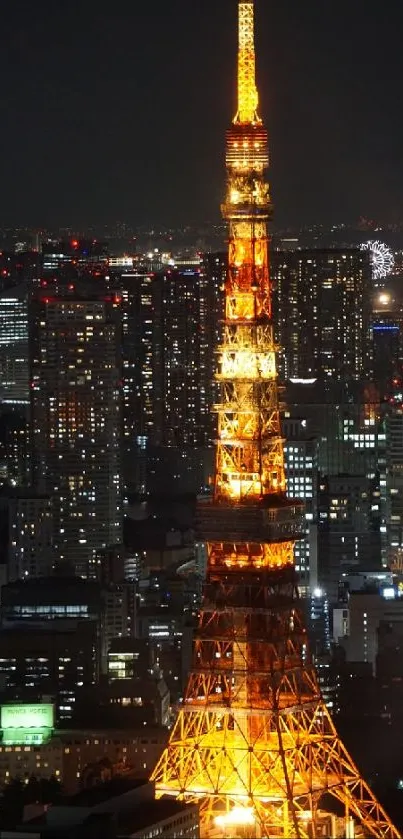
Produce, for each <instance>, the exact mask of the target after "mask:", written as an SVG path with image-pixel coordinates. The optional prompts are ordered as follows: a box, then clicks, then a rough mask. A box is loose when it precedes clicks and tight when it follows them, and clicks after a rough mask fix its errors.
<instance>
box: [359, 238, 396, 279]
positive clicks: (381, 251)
mask: <svg viewBox="0 0 403 839" xmlns="http://www.w3.org/2000/svg"><path fill="white" fill-rule="evenodd" d="M361 250H363V251H369V252H370V258H371V265H372V273H373V278H374V280H383V279H384V278H385V277H387V276H388V274H390V273H391V271H392V270H393V266H394V264H395V259H394V256H393V252H392V251H391V249H390V248H388V246H387V245H385V244H384V242H379V241H378V240H376V241H375V240H370V241H369V242H364V244H362V245H361Z"/></svg>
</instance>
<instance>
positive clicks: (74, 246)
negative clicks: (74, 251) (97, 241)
mask: <svg viewBox="0 0 403 839" xmlns="http://www.w3.org/2000/svg"><path fill="white" fill-rule="evenodd" d="M71 245H72V247H73V248H78V240H77V239H72V240H71Z"/></svg>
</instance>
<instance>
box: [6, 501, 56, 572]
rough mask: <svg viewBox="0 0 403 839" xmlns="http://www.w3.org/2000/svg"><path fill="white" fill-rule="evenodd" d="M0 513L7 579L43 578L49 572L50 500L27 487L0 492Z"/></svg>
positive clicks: (51, 555)
mask: <svg viewBox="0 0 403 839" xmlns="http://www.w3.org/2000/svg"><path fill="white" fill-rule="evenodd" d="M0 516H1V520H2V521H4V525H5V528H6V530H7V562H6V564H7V579H8V581H9V582H12V581H13V580H21V579H26V578H27V577H44V576H47V575H48V574H50V573H51V571H52V562H53V550H52V535H53V527H52V503H51V499H50V498H49V496H47V495H37V494H36V493H35V492H33V491H32V490H29V489H28V488H21V487H15V488H14V487H12V488H11V487H5V488H4V489H2V490H1V491H0Z"/></svg>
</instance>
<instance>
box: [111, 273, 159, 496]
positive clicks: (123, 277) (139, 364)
mask: <svg viewBox="0 0 403 839" xmlns="http://www.w3.org/2000/svg"><path fill="white" fill-rule="evenodd" d="M110 281H111V283H112V285H116V287H117V288H118V289H119V290H120V293H121V296H122V381H123V389H122V390H123V393H122V425H123V441H122V476H123V481H124V485H125V487H126V489H127V490H129V491H132V492H133V491H134V492H136V493H137V495H138V496H140V497H144V496H145V495H146V494H147V449H148V445H149V442H150V435H151V434H152V431H153V428H154V399H155V386H154V379H155V376H154V355H153V335H154V301H153V283H154V281H153V276H152V275H151V274H136V273H133V272H130V271H128V270H127V269H126V270H122V269H120V271H119V270H118V266H113V265H112V268H111V270H110Z"/></svg>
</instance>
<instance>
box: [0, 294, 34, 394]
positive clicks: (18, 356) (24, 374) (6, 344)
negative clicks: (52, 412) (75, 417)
mask: <svg viewBox="0 0 403 839" xmlns="http://www.w3.org/2000/svg"><path fill="white" fill-rule="evenodd" d="M0 400H1V401H2V402H8V403H11V404H25V403H27V402H28V401H29V386H28V287H27V285H26V284H24V283H21V284H20V285H18V286H15V287H13V288H11V289H9V290H8V291H4V292H3V293H2V294H0Z"/></svg>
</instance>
